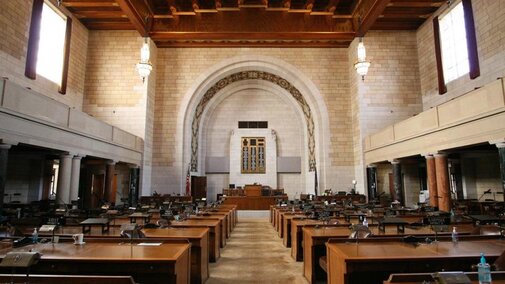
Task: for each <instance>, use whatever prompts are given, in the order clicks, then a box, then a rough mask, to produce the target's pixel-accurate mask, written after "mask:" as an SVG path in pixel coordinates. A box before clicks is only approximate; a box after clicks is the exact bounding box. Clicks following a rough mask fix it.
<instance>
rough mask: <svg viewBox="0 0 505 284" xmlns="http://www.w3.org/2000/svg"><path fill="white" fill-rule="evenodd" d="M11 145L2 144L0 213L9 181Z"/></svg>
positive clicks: (0, 156) (0, 159) (0, 152)
mask: <svg viewBox="0 0 505 284" xmlns="http://www.w3.org/2000/svg"><path fill="white" fill-rule="evenodd" d="M10 148H11V145H9V144H0V211H1V210H2V209H3V203H4V193H5V182H6V181H7V161H8V160H9V149H10Z"/></svg>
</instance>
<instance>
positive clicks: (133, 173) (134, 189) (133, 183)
mask: <svg viewBox="0 0 505 284" xmlns="http://www.w3.org/2000/svg"><path fill="white" fill-rule="evenodd" d="M139 177H140V168H139V166H137V165H133V166H131V167H130V190H129V192H128V205H129V206H134V207H135V206H137V203H138V199H139Z"/></svg>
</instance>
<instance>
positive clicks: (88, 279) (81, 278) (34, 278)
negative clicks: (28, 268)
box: [0, 274, 135, 284]
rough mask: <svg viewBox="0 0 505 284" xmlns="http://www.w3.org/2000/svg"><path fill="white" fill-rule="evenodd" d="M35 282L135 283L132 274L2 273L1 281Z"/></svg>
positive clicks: (38, 283)
mask: <svg viewBox="0 0 505 284" xmlns="http://www.w3.org/2000/svg"><path fill="white" fill-rule="evenodd" d="M11 281H14V283H26V282H27V281H29V283H34V284H68V283H72V284H89V283H93V284H135V282H134V281H133V278H132V277H131V276H99V275H40V274H30V277H26V274H14V275H12V274H0V283H12V282H11Z"/></svg>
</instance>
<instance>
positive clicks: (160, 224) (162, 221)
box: [156, 219, 171, 229]
mask: <svg viewBox="0 0 505 284" xmlns="http://www.w3.org/2000/svg"><path fill="white" fill-rule="evenodd" d="M170 224H171V222H170V221H168V220H167V219H159V220H158V221H156V225H158V227H159V228H160V229H163V228H168V227H170Z"/></svg>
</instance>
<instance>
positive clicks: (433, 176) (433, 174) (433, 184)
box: [425, 155, 438, 207]
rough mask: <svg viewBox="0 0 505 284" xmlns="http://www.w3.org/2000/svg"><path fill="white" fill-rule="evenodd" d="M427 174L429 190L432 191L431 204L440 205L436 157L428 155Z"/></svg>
mask: <svg viewBox="0 0 505 284" xmlns="http://www.w3.org/2000/svg"><path fill="white" fill-rule="evenodd" d="M425 158H426V176H427V177H428V191H429V192H430V206H432V207H438V190H437V171H436V168H435V157H433V155H426V156H425Z"/></svg>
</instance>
